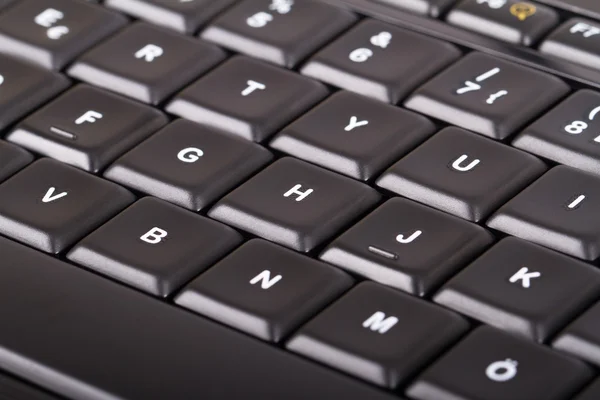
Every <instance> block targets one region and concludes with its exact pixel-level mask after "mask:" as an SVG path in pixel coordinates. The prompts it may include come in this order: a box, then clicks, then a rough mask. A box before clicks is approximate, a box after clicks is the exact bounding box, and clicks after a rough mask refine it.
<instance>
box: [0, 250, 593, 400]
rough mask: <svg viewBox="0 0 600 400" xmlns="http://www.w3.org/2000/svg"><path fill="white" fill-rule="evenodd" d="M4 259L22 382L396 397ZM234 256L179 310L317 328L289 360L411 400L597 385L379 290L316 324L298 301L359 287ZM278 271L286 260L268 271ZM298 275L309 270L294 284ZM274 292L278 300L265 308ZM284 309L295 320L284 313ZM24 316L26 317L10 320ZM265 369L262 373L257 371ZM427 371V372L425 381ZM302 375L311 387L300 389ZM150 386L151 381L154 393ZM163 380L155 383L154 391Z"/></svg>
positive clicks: (320, 273) (192, 289) (6, 351)
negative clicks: (212, 373) (254, 385)
mask: <svg viewBox="0 0 600 400" xmlns="http://www.w3.org/2000/svg"><path fill="white" fill-rule="evenodd" d="M0 249H1V250H2V254H3V256H4V257H5V258H6V259H7V260H10V262H9V263H5V264H3V266H2V268H0V277H1V279H0V284H1V285H2V290H0V295H1V296H2V297H1V300H2V301H0V307H2V310H3V311H5V312H3V313H4V314H5V315H6V316H7V321H8V322H10V323H7V324H6V325H7V326H6V328H5V329H3V330H2V331H1V333H0V340H1V341H2V343H3V352H2V353H1V354H0V366H2V368H3V369H4V370H6V371H8V372H11V373H13V374H15V375H22V374H23V371H24V370H27V371H29V373H28V374H27V378H28V380H30V381H32V382H34V383H36V384H38V385H40V386H42V387H45V388H47V389H49V390H52V391H53V392H56V393H58V394H60V395H64V396H70V397H82V398H104V397H106V396H104V395H99V394H98V393H102V392H100V390H102V391H107V392H109V393H111V394H113V395H114V396H119V397H123V398H125V397H136V398H137V397H139V398H147V397H149V396H150V397H152V396H157V395H158V396H160V397H161V398H171V397H176V398H181V397H182V396H183V397H185V396H187V395H189V393H196V392H197V393H206V392H207V391H210V392H213V393H219V394H223V395H225V396H228V397H229V396H231V397H237V396H238V395H239V394H240V392H239V388H238V387H236V386H231V385H223V383H222V382H213V381H206V380H198V379H197V377H198V371H203V370H206V369H211V370H214V369H215V368H216V369H217V371H221V372H223V373H225V372H227V373H235V374H241V375H243V376H247V377H248V378H249V379H259V380H260V379H266V378H267V377H273V376H276V377H281V379H284V381H285V382H286V385H285V389H284V386H278V385H275V384H270V385H268V386H267V389H265V392H264V395H265V396H270V395H273V394H275V395H276V396H278V395H279V393H282V395H283V396H284V397H285V395H286V394H289V393H290V392H289V390H290V388H289V385H292V388H293V393H294V395H297V396H301V397H304V396H308V397H311V398H316V397H319V396H320V395H322V390H323V387H327V391H328V394H330V395H332V396H335V397H336V398H337V397H339V398H346V399H362V398H369V399H382V400H383V399H388V398H392V396H390V395H389V394H388V393H386V392H385V391H378V390H374V388H373V387H371V386H367V385H361V384H359V382H357V381H355V380H350V379H347V378H346V377H345V376H344V375H341V374H335V373H333V372H332V371H330V370H328V369H326V368H322V367H321V366H319V365H318V364H317V363H308V362H306V361H304V360H302V359H301V358H299V357H293V356H291V355H289V354H286V353H283V352H281V351H280V350H277V351H275V350H273V349H272V348H270V347H268V346H265V345H264V344H262V343H260V342H258V341H254V340H249V339H248V338H245V337H243V336H242V335H240V334H238V333H236V332H234V331H231V330H227V329H224V328H223V327H222V326H219V325H217V324H214V323H212V322H210V321H209V320H207V319H204V318H199V317H197V316H194V315H191V314H190V313H186V312H181V311H179V310H177V308H176V307H173V306H169V305H167V304H164V303H161V302H157V301H154V300H152V299H149V298H148V297H145V296H142V295H141V294H140V293H137V292H135V291H131V290H129V289H126V288H124V287H122V286H120V285H116V284H114V283H111V282H109V281H108V280H106V279H103V278H101V277H99V276H96V275H93V274H89V273H87V272H85V271H82V270H80V269H78V268H76V267H74V266H71V265H67V264H65V263H63V262H61V261H58V260H56V259H52V258H49V257H47V256H45V255H42V254H40V253H38V252H35V251H33V250H32V249H28V248H26V247H24V246H21V245H18V244H16V243H14V242H10V241H8V240H6V239H0ZM237 252H238V253H236V252H234V253H232V254H231V255H230V256H229V257H227V258H225V259H223V260H222V261H221V262H220V263H219V264H217V266H215V267H214V268H212V269H210V270H209V271H208V272H207V273H205V274H203V275H201V276H200V277H199V278H197V279H196V280H194V281H193V282H192V283H191V284H190V285H189V286H188V287H187V288H186V289H185V290H184V291H183V292H182V294H180V295H179V296H178V297H176V300H175V301H176V302H177V303H179V304H181V305H183V306H184V307H187V306H190V307H192V309H193V310H194V311H196V310H195V308H196V309H197V310H201V309H202V310H204V311H203V312H205V313H206V314H207V315H211V312H212V316H213V317H215V318H216V319H218V320H220V321H222V322H224V323H226V324H227V323H228V318H230V317H232V316H233V315H234V310H233V309H232V308H231V306H234V307H235V306H237V305H238V304H240V303H239V302H240V301H242V302H243V303H242V308H241V312H240V314H237V315H235V317H236V318H235V321H236V322H237V323H238V326H236V327H238V328H240V329H245V328H247V327H254V328H255V331H256V332H264V333H267V334H271V333H272V334H275V335H277V334H279V333H280V332H285V331H286V330H287V329H288V327H289V326H290V325H289V323H290V321H291V319H293V318H294V317H297V316H299V315H304V318H307V317H308V318H310V320H309V322H307V323H305V324H301V326H300V328H299V329H298V330H297V333H295V334H292V336H291V337H290V339H289V340H287V341H286V342H285V346H286V347H287V348H288V349H290V350H292V351H294V352H296V353H299V354H302V355H305V356H306V357H309V358H315V359H316V360H318V361H320V362H321V363H324V364H327V365H329V366H332V367H334V368H336V369H339V370H342V371H345V372H347V373H349V374H352V375H355V376H357V377H360V378H362V379H364V380H366V381H369V382H371V383H375V384H377V385H381V386H384V387H385V388H388V389H395V390H396V392H399V391H402V392H405V393H407V395H409V396H410V397H411V398H413V399H417V400H432V399H436V400H441V399H450V398H489V397H490V396H491V395H493V396H494V398H497V399H501V400H502V399H506V400H509V399H510V400H515V399H523V400H529V399H537V398H544V399H550V400H564V399H567V398H570V396H572V395H574V394H575V393H577V392H579V391H580V390H581V389H583V388H584V385H586V384H587V383H588V382H590V381H591V379H592V375H593V372H592V371H591V370H590V368H589V367H588V366H586V365H585V364H583V363H582V362H581V361H578V360H576V359H573V358H571V357H569V356H566V355H563V354H561V353H560V352H553V351H551V350H550V349H547V348H544V347H541V346H539V345H536V344H533V343H531V342H528V341H525V340H523V339H520V338H517V337H515V336H513V335H509V334H506V333H503V332H501V331H499V330H496V329H495V328H492V327H480V328H476V329H474V330H473V331H472V332H470V333H469V332H468V330H469V328H470V326H469V323H468V322H467V321H466V320H465V319H464V318H462V317H460V316H459V315H457V314H455V313H453V312H452V311H449V310H446V309H443V308H441V307H439V306H436V305H434V304H431V303H427V302H425V301H422V300H419V299H416V298H414V297H411V296H408V295H405V294H402V293H400V292H397V291H394V290H393V289H390V288H385V287H383V286H379V285H377V284H375V283H362V284H359V285H358V286H356V287H354V288H353V289H351V290H350V291H349V292H347V293H346V294H345V295H344V296H342V297H341V298H340V299H339V300H337V301H334V302H333V303H332V304H331V305H329V306H328V307H327V308H325V310H324V311H323V312H321V313H320V314H318V315H317V316H315V317H312V312H310V313H311V315H306V312H307V310H308V309H309V308H310V307H308V306H307V307H302V308H301V309H299V308H298V304H302V305H304V304H306V301H308V302H309V303H310V304H315V303H317V302H319V301H321V302H323V303H322V304H321V306H322V307H323V306H326V304H325V303H329V302H331V301H332V299H331V298H330V297H329V298H328V297H327V296H326V295H325V294H324V291H325V290H330V291H337V292H338V293H339V292H340V291H343V290H345V289H346V288H347V287H348V285H349V284H350V283H351V282H350V281H349V280H348V278H344V276H343V275H342V274H341V273H340V272H339V271H335V270H333V267H328V266H326V265H316V264H314V265H311V263H317V262H316V261H311V260H310V259H308V258H304V257H303V256H300V255H298V254H295V253H293V252H290V251H288V250H283V249H281V248H278V247H277V246H275V245H272V244H268V243H265V242H262V241H251V242H249V243H247V244H245V245H244V246H242V247H241V248H239V249H238V250H237ZM249 256H252V257H257V258H258V259H262V260H264V261H266V262H267V263H266V264H265V266H266V267H269V268H273V271H272V272H273V273H279V274H280V275H273V274H271V275H270V277H269V276H268V274H267V273H265V272H264V271H263V272H261V273H259V274H258V275H255V274H256V272H257V271H258V269H257V268H256V266H257V265H260V264H258V263H252V262H249V261H250V260H248V257H249ZM268 256H273V257H275V258H274V259H269V258H268ZM277 260H280V261H285V262H273V261H277ZM296 267H299V268H298V269H299V271H300V272H297V273H296V274H295V275H293V274H291V271H292V269H293V268H296ZM275 268H283V269H284V270H281V269H280V270H275ZM304 272H307V274H306V275H305V274H304ZM278 277H279V278H278ZM289 277H292V278H295V279H297V280H298V282H299V285H298V286H297V288H298V289H300V288H304V287H305V285H306V284H308V283H310V282H312V283H313V284H314V285H315V286H314V288H315V289H317V291H316V292H314V291H313V292H312V293H313V294H315V297H314V298H312V297H308V298H307V297H306V295H303V294H301V293H299V292H298V291H288V290H287V288H288V287H289V279H288V278H289ZM236 281H237V282H238V283H235V282H236ZM214 282H219V284H221V283H222V282H227V283H226V285H225V286H224V287H226V288H231V289H233V290H234V291H233V292H231V293H234V294H235V296H233V297H231V298H226V297H223V296H225V295H226V293H229V292H226V291H223V292H220V293H218V294H215V295H216V296H217V297H216V300H215V301H214V302H209V301H208V297H206V296H211V295H213V293H211V292H209V291H207V290H206V288H214V286H213V285H212V284H213V283H214ZM292 286H294V287H296V286H295V285H292ZM209 290H210V289H209ZM272 295H277V297H278V298H279V300H280V301H279V302H272V301H268V297H270V296H272ZM295 298H297V299H299V300H300V303H298V302H295V301H294V299H295ZM245 300H250V302H246V301H245ZM286 300H287V301H289V302H290V303H287V304H289V305H290V306H291V311H283V310H282V309H281V308H280V305H281V304H282V302H285V301H286ZM39 304H45V308H50V309H53V310H62V312H60V313H57V314H56V316H55V319H56V322H57V323H55V324H50V325H48V324H47V313H46V312H41V311H40V310H42V309H41V308H40V307H39V306H38V305H39ZM90 310H94V311H95V312H90ZM257 312H265V313H266V315H268V316H269V318H272V319H275V320H276V321H277V323H276V324H274V325H268V324H267V322H266V321H265V320H263V319H261V317H255V318H247V319H244V318H240V316H244V315H247V314H245V313H251V314H254V315H256V313H257ZM22 315H27V316H28V318H26V319H23V318H21V319H15V318H14V316H22ZM132 315H133V316H135V318H132ZM311 317H312V318H311ZM295 325H296V324H294V326H295ZM65 326H67V327H70V329H71V330H73V329H75V330H76V331H77V332H81V335H79V336H77V337H81V338H83V339H81V340H73V335H68V334H65ZM332 326H334V327H336V329H331V327H332ZM157 327H168V329H157ZM339 327H343V328H344V329H343V332H344V334H343V335H335V332H339V330H338V328H339ZM23 332H28V334H27V335H24V334H23ZM39 332H44V334H43V335H39V334H38V333H39ZM98 332H102V334H101V335H98ZM115 337H119V338H120V340H121V341H122V342H123V343H125V346H126V347H127V354H131V355H132V357H125V358H122V357H120V355H122V354H123V351H124V348H123V347H122V346H121V347H115V345H114V338H115ZM40 343H43V344H52V346H53V349H55V351H54V352H50V353H48V352H47V351H42V350H40V349H41V348H40V346H39V344H40ZM91 343H92V344H93V346H92V345H90V344H91ZM165 343H167V344H169V346H165ZM451 346H452V347H451ZM449 347H450V348H449ZM149 348H151V349H153V351H154V352H153V354H154V357H158V358H160V359H161V360H166V361H165V362H164V363H159V364H157V365H156V366H155V367H153V368H151V369H150V370H146V369H145V368H142V367H143V366H142V365H141V364H140V363H139V361H138V360H139V359H140V357H141V355H143V354H146V355H147V352H148V349H149ZM448 348H449V349H448ZM415 349H417V350H418V351H415ZM212 354H218V355H219V357H216V356H215V357H212V356H211V355H212ZM207 356H210V357H207ZM224 359H225V360H234V359H235V361H236V362H232V363H231V365H233V366H235V367H233V368H234V369H232V366H231V365H229V362H228V363H226V364H227V365H228V366H227V368H226V369H227V371H225V369H223V368H224V367H223V363H220V362H216V363H215V360H224ZM256 359H261V360H263V361H265V362H263V363H259V364H256V363H255V360H256ZM82 360H88V361H89V360H93V361H94V362H93V363H89V362H87V363H82ZM207 360H210V362H207ZM175 364H176V365H179V366H180V367H181V368H179V369H178V371H177V374H174V373H173V368H172V365H175ZM426 365H429V366H428V367H426V368H425V370H424V371H423V370H422V369H423V368H424V367H425V366H426ZM74 366H76V367H74ZM106 371H113V372H114V374H115V375H112V374H109V375H108V379H107V374H106ZM140 371H143V372H140ZM122 374H125V375H127V377H128V379H127V382H124V381H122V380H119V379H110V377H111V376H117V375H119V376H120V375H122ZM149 374H150V375H149ZM288 374H289V375H288ZM297 375H302V377H303V379H302V380H301V384H299V383H298V382H299V381H298V380H297V379H296V377H297ZM48 376H51V377H52V379H48ZM149 376H151V377H155V379H152V380H150V382H149V381H148V377H149ZM155 381H157V382H159V383H156V384H155V383H152V382H155ZM288 381H289V382H288ZM540 381H543V382H544V385H540V384H539V382H540ZM591 383H592V385H591V386H589V388H587V389H586V392H585V393H584V394H582V396H584V397H578V398H577V400H583V399H586V400H587V398H590V396H591V398H595V397H594V391H596V393H597V387H598V383H597V382H596V383H593V382H591ZM585 396H587V397H585Z"/></svg>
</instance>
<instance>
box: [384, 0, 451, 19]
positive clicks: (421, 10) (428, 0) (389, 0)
mask: <svg viewBox="0 0 600 400" xmlns="http://www.w3.org/2000/svg"><path fill="white" fill-rule="evenodd" d="M373 1H377V2H379V3H385V4H388V5H390V6H393V7H398V8H401V9H404V10H408V11H412V12H414V13H417V14H425V15H429V16H430V17H433V18H438V17H439V16H440V15H441V14H442V13H444V12H445V11H446V10H447V9H448V8H449V7H450V6H451V5H452V4H453V3H454V2H455V0H373Z"/></svg>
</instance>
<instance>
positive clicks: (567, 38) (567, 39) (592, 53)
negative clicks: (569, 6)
mask: <svg viewBox="0 0 600 400" xmlns="http://www.w3.org/2000/svg"><path fill="white" fill-rule="evenodd" d="M599 35H600V24H598V23H597V22H593V21H590V20H588V19H583V18H572V19H570V20H568V21H567V22H565V23H564V24H562V25H561V26H560V27H559V28H558V29H557V30H555V31H554V32H552V34H551V35H550V36H548V37H547V38H546V40H544V42H543V43H542V45H541V46H540V51H541V52H542V53H544V54H548V55H551V56H553V57H558V58H562V59H566V60H569V61H570V62H574V63H577V64H581V65H585V66H587V67H590V68H594V69H600V67H599V66H600V36H599Z"/></svg>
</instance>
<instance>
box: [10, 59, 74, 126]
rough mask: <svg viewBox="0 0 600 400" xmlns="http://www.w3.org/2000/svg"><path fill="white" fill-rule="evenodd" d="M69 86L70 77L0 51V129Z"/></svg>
mask: <svg viewBox="0 0 600 400" xmlns="http://www.w3.org/2000/svg"><path fill="white" fill-rule="evenodd" d="M68 86H69V80H68V79H66V78H65V77H64V76H62V75H59V74H55V73H53V72H50V71H46V70H43V69H41V68H39V67H36V66H33V65H31V64H29V63H27V62H23V61H20V60H16V59H14V58H12V57H8V56H5V55H3V54H0V89H1V90H0V130H2V129H4V128H6V127H7V126H9V125H11V124H12V123H13V122H15V121H17V120H18V119H20V118H21V117H23V116H24V115H25V114H28V113H30V112H31V111H32V110H34V109H35V108H37V107H39V106H40V105H42V104H43V103H45V102H46V101H48V100H50V99H51V98H52V97H54V96H56V95H57V94H58V93H60V92H61V91H63V90H65V89H66V88H67V87H68Z"/></svg>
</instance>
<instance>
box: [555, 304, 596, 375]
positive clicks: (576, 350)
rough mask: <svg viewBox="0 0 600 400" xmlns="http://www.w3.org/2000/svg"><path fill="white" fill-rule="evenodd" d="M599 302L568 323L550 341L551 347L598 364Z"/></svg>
mask: <svg viewBox="0 0 600 400" xmlns="http://www.w3.org/2000/svg"><path fill="white" fill-rule="evenodd" d="M599 322H600V303H597V304H596V305H594V306H593V307H591V308H590V309H589V310H587V311H586V312H585V313H583V315H581V316H580V317H579V318H577V319H576V320H575V321H574V322H573V323H572V324H570V325H569V326H568V327H567V328H566V329H565V330H564V331H563V332H561V334H560V335H558V336H557V337H556V339H555V340H554V342H553V343H552V347H554V348H555V349H558V350H560V351H563V352H565V353H569V354H571V355H573V356H575V357H578V358H581V359H582V360H585V361H587V362H589V363H591V364H594V365H596V366H600V323H599Z"/></svg>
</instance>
